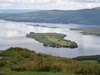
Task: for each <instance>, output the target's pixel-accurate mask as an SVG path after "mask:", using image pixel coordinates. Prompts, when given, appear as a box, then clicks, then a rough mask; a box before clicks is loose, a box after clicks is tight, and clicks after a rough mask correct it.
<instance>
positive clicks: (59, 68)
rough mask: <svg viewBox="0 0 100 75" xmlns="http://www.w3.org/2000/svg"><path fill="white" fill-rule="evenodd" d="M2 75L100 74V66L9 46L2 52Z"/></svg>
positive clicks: (0, 68)
mask: <svg viewBox="0 0 100 75" xmlns="http://www.w3.org/2000/svg"><path fill="white" fill-rule="evenodd" d="M0 56H2V58H1V59H0V75H32V74H33V75H89V74H90V75H100V66H99V65H96V64H90V63H86V62H81V61H77V60H73V59H69V58H61V57H55V56H51V55H46V54H41V53H35V52H34V51H30V50H28V49H25V48H18V47H16V48H9V49H7V50H5V51H2V52H1V53H0Z"/></svg>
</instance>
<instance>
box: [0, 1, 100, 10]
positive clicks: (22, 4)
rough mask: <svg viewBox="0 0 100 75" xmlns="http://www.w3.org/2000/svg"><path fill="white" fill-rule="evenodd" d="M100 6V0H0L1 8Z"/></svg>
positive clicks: (79, 7) (67, 8) (76, 7)
mask: <svg viewBox="0 0 100 75" xmlns="http://www.w3.org/2000/svg"><path fill="white" fill-rule="evenodd" d="M93 7H100V0H0V8H13V9H14V8H15V9H16V8H17V9H66V10H70V9H83V8H93Z"/></svg>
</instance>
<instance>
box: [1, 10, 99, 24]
mask: <svg viewBox="0 0 100 75" xmlns="http://www.w3.org/2000/svg"><path fill="white" fill-rule="evenodd" d="M99 12H100V9H99V8H94V9H83V10H65V11H64V10H42V11H34V12H29V13H20V14H0V19H3V20H8V21H17V22H37V23H64V24H68V23H74V24H89V25H100V13H99Z"/></svg>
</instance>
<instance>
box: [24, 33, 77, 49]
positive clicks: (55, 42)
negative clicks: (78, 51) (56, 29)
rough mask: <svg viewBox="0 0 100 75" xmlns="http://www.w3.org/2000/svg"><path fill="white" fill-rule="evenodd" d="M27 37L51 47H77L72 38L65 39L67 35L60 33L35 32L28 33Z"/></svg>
mask: <svg viewBox="0 0 100 75" xmlns="http://www.w3.org/2000/svg"><path fill="white" fill-rule="evenodd" d="M26 36H27V37H31V38H34V39H35V40H37V41H39V42H40V43H43V45H44V46H49V47H57V48H60V47H65V48H77V47H78V46H77V44H76V43H75V42H72V41H70V40H64V37H65V36H66V35H64V34H60V33H34V32H30V34H27V35H26Z"/></svg>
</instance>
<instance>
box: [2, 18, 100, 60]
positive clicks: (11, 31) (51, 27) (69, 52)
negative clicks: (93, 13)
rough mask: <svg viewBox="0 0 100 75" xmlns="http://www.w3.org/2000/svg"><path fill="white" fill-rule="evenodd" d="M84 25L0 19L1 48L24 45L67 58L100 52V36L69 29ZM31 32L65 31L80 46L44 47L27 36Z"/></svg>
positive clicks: (40, 51)
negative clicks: (71, 47) (72, 47)
mask: <svg viewBox="0 0 100 75" xmlns="http://www.w3.org/2000/svg"><path fill="white" fill-rule="evenodd" d="M83 26H87V25H79V24H50V23H48V24H47V23H24V22H10V21H3V20H0V50H5V49H8V48H10V47H22V48H28V49H31V50H34V51H35V52H37V53H45V54H50V55H53V56H60V57H67V58H72V57H76V56H84V55H97V54H100V37H98V36H94V35H82V34H81V33H80V32H79V31H72V30H70V29H69V28H75V27H83ZM88 26H89V25H88ZM92 26H93V25H92ZM29 32H35V33H46V32H56V33H63V34H66V35H67V37H65V39H68V40H72V41H75V42H76V43H77V44H78V46H79V47H78V48H75V49H70V48H51V47H44V46H43V45H42V44H41V43H39V42H38V41H35V40H34V39H31V38H27V37H25V34H27V33H29Z"/></svg>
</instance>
